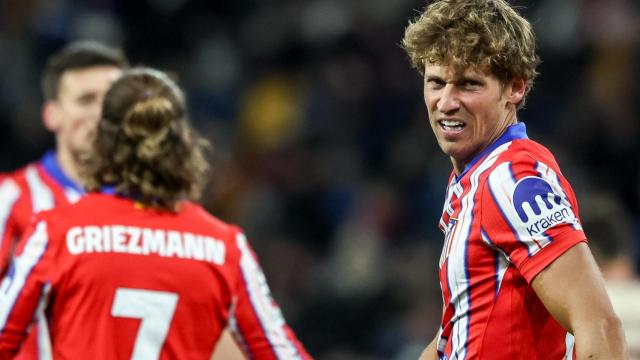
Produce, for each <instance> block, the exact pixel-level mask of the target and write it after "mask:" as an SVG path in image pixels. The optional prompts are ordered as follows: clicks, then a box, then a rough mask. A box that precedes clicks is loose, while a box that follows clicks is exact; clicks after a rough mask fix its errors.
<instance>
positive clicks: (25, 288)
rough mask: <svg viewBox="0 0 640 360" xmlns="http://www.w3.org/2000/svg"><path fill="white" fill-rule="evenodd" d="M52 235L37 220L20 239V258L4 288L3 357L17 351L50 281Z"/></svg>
mask: <svg viewBox="0 0 640 360" xmlns="http://www.w3.org/2000/svg"><path fill="white" fill-rule="evenodd" d="M48 245H49V232H48V229H47V222H46V221H42V220H41V221H37V222H34V223H33V225H32V226H31V227H30V228H29V229H28V230H27V231H26V232H25V234H24V236H23V238H22V239H21V240H20V242H19V244H18V247H17V250H18V251H17V252H16V256H15V258H14V261H13V264H12V267H11V269H10V270H9V272H8V273H7V275H6V276H5V277H4V279H2V283H1V285H0V358H2V357H3V356H10V355H11V354H13V353H14V352H16V351H17V350H18V348H19V346H20V343H21V341H22V340H23V338H24V337H25V335H26V329H27V328H28V327H29V326H30V325H31V322H32V320H33V316H34V314H35V311H36V308H37V306H38V303H39V302H40V299H41V296H42V295H43V287H44V285H45V282H46V273H47V263H48V262H49V259H48V256H46V255H45V254H46V253H47V251H48V249H49V248H50V247H49V246H48Z"/></svg>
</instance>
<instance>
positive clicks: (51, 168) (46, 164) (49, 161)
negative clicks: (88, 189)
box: [40, 150, 85, 194]
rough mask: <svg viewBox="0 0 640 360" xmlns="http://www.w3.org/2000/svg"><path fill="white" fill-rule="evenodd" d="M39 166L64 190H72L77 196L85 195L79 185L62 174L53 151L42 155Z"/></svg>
mask: <svg viewBox="0 0 640 360" xmlns="http://www.w3.org/2000/svg"><path fill="white" fill-rule="evenodd" d="M40 164H42V167H43V168H44V170H45V171H46V172H47V174H48V175H49V176H51V178H53V180H55V181H56V182H57V183H58V184H60V185H61V186H62V187H63V188H64V189H72V190H74V191H76V192H77V193H78V194H84V193H85V191H84V189H83V188H82V186H80V184H78V183H76V182H75V181H73V180H71V178H69V177H68V176H67V175H66V174H65V173H64V171H63V170H62V167H61V166H60V163H58V158H57V156H56V152H55V151H53V150H51V151H48V152H47V153H46V154H44V156H43V157H42V160H40Z"/></svg>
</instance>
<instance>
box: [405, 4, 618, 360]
mask: <svg viewBox="0 0 640 360" xmlns="http://www.w3.org/2000/svg"><path fill="white" fill-rule="evenodd" d="M402 44H403V46H404V49H405V50H406V52H407V54H408V55H409V58H410V60H411V63H412V65H413V67H415V68H416V69H417V70H418V72H419V73H420V75H422V77H423V79H424V85H423V92H424V101H425V105H426V107H427V113H428V117H429V125H430V126H431V129H432V130H433V132H434V135H435V137H436V140H437V142H438V145H439V146H440V148H441V149H442V151H443V152H444V153H445V154H446V155H447V156H449V158H450V159H451V162H452V165H453V171H452V173H451V176H450V178H449V186H448V187H447V191H446V197H445V204H444V210H443V213H442V217H441V219H440V222H439V227H440V229H441V230H442V231H443V233H444V244H443V250H442V254H441V257H440V262H439V278H440V285H441V288H442V293H443V294H442V295H443V300H444V308H443V315H442V322H441V324H440V327H439V329H438V332H437V335H436V336H435V338H434V339H433V341H432V342H431V343H430V344H429V345H428V346H427V348H426V349H425V351H424V352H423V354H422V357H421V358H422V359H431V360H435V359H441V360H442V359H558V360H560V359H572V358H578V359H627V358H628V353H627V348H626V343H625V339H624V334H623V331H622V327H621V323H620V320H619V319H618V317H617V316H616V314H615V313H614V311H613V309H612V306H611V303H610V301H609V298H608V296H607V293H606V291H605V290H604V283H603V279H602V275H601V274H600V272H599V270H598V267H597V265H596V264H595V261H594V260H593V257H592V255H591V252H590V251H589V248H588V246H587V238H586V235H585V234H584V232H583V230H582V226H581V223H580V217H579V213H578V204H577V201H576V197H575V195H574V193H573V190H572V189H571V186H570V184H569V182H568V181H567V179H566V178H565V177H564V175H563V174H562V172H561V171H560V167H559V166H558V164H557V162H556V160H555V158H554V157H553V155H552V153H551V152H550V151H549V150H548V149H546V148H545V147H544V146H542V145H540V144H538V143H536V142H534V141H532V140H530V139H529V138H528V136H527V132H526V127H525V124H524V123H523V122H522V121H520V120H519V119H518V117H517V111H518V109H520V108H522V106H523V105H524V102H525V98H526V96H527V94H528V92H529V91H530V90H531V87H532V85H533V81H534V79H535V77H536V76H537V72H536V67H537V65H538V64H539V62H540V60H539V58H538V56H537V55H536V52H535V37H534V33H533V31H532V29H531V25H530V24H529V22H528V21H527V20H526V19H525V18H523V17H522V16H520V15H519V14H518V12H517V11H516V10H515V9H514V8H513V7H511V6H510V5H509V4H508V3H507V2H506V1H503V0H441V1H435V2H432V3H431V4H429V5H428V6H427V7H426V8H425V9H424V11H423V12H422V13H421V14H420V16H419V17H418V18H417V19H416V20H415V21H412V22H410V23H409V25H408V27H407V28H406V31H405V35H404V39H403V40H402Z"/></svg>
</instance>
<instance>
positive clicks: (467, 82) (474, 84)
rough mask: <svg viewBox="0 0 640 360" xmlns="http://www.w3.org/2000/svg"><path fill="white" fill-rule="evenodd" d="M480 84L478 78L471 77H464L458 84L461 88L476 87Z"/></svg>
mask: <svg viewBox="0 0 640 360" xmlns="http://www.w3.org/2000/svg"><path fill="white" fill-rule="evenodd" d="M481 85H482V83H481V82H480V81H478V80H473V79H464V80H462V81H461V82H460V86H461V87H462V88H463V89H476V88H478V87H480V86H481Z"/></svg>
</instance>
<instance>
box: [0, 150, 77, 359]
mask: <svg viewBox="0 0 640 360" xmlns="http://www.w3.org/2000/svg"><path fill="white" fill-rule="evenodd" d="M82 195H84V190H83V189H82V188H81V187H80V186H79V185H78V184H76V183H74V182H73V181H72V180H71V179H69V178H68V177H67V176H66V175H65V174H64V172H63V171H62V168H61V167H60V165H59V164H58V161H57V159H56V154H55V152H53V151H50V152H48V153H47V154H45V155H44V156H43V157H42V159H40V160H39V161H36V162H33V163H31V164H28V165H27V166H25V167H23V168H21V169H18V170H16V171H14V172H11V173H8V174H3V176H2V180H1V181H0V241H1V242H0V274H4V273H5V272H6V270H7V268H8V267H9V263H10V261H11V258H12V255H13V249H14V247H15V246H16V243H17V242H18V240H19V239H20V237H21V236H22V235H23V233H24V232H25V230H26V229H27V227H28V225H29V223H30V221H31V220H32V218H33V216H34V215H35V214H36V213H38V212H40V211H44V210H49V209H52V208H54V207H56V206H59V205H65V204H68V203H72V202H75V201H77V200H78V199H79V198H80V197H81V196H82ZM43 316H44V314H42V312H39V313H38V314H37V320H38V325H37V326H33V327H32V330H31V331H30V332H29V336H28V339H27V340H26V341H25V342H24V344H23V346H22V348H21V349H20V353H19V354H18V356H17V357H16V359H19V360H38V359H39V360H47V359H50V358H51V351H50V345H49V341H48V333H47V327H46V324H45V323H44V322H40V321H41V318H42V317H43ZM42 324H45V325H42Z"/></svg>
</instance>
